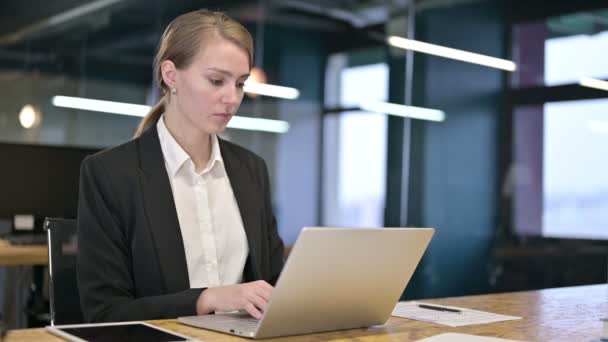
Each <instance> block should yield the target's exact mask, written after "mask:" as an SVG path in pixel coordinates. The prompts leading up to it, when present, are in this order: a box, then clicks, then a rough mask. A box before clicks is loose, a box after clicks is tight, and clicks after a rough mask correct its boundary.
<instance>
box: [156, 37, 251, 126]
mask: <svg viewBox="0 0 608 342" xmlns="http://www.w3.org/2000/svg"><path fill="white" fill-rule="evenodd" d="M167 62H168V61H166V62H165V63H167ZM169 63H170V62H169ZM170 66H172V63H171V65H170ZM163 67H164V68H165V66H164V65H163ZM166 69H171V68H166ZM173 69H174V70H173V72H168V73H167V76H168V77H167V78H170V79H165V72H164V71H165V70H164V69H163V78H164V79H165V82H166V83H167V84H169V86H170V87H173V88H175V90H176V94H175V95H171V100H170V104H169V106H170V107H172V108H173V109H174V110H176V111H177V113H176V114H178V116H179V121H181V125H180V126H181V127H182V128H184V129H186V127H188V128H187V129H190V128H195V129H197V130H199V131H201V132H204V133H207V134H214V133H220V132H223V131H224V129H225V128H226V125H227V124H228V122H229V121H230V119H231V118H232V116H233V115H234V114H235V113H236V111H237V109H238V108H239V105H240V104H241V101H242V100H243V85H244V82H245V80H246V79H247V77H248V76H249V58H248V55H247V53H246V52H245V51H244V50H243V49H242V48H240V47H238V46H237V45H235V44H234V43H232V42H230V41H227V40H225V39H223V38H221V37H217V36H216V37H214V38H212V39H211V40H208V41H206V42H205V43H204V44H203V46H202V48H201V49H200V50H199V52H198V53H197V55H196V56H195V57H194V59H193V61H192V63H191V64H190V65H189V66H188V67H187V68H185V69H175V68H174V66H173ZM169 71H171V70H169ZM168 82H172V83H168Z"/></svg>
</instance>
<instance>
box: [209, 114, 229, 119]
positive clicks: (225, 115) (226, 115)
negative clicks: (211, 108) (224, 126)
mask: <svg viewBox="0 0 608 342" xmlns="http://www.w3.org/2000/svg"><path fill="white" fill-rule="evenodd" d="M213 116H219V117H222V118H224V119H227V118H229V117H231V116H232V114H230V113H215V114H213Z"/></svg>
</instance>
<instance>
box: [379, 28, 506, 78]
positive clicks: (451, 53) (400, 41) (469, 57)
mask: <svg viewBox="0 0 608 342" xmlns="http://www.w3.org/2000/svg"><path fill="white" fill-rule="evenodd" d="M387 42H388V43H389V44H390V45H392V46H395V47H398V48H402V49H405V50H413V51H417V52H422V53H427V54H429V55H435V56H440V57H445V58H451V59H456V60H459V61H463V62H469V63H474V64H479V65H485V66H488V67H491V68H496V69H502V70H506V71H515V70H516V69H517V65H516V64H515V63H513V62H512V61H509V60H506V59H500V58H496V57H490V56H486V55H481V54H478V53H473V52H468V51H464V50H458V49H452V48H449V47H445V46H440V45H435V44H429V43H424V42H420V41H417V40H412V39H406V38H402V37H397V36H390V37H388V38H387Z"/></svg>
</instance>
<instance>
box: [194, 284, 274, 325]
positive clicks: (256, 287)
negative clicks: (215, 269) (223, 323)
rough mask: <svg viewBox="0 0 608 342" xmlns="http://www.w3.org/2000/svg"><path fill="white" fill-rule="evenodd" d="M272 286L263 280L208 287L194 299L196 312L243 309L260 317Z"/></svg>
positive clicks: (202, 313)
mask: <svg viewBox="0 0 608 342" xmlns="http://www.w3.org/2000/svg"><path fill="white" fill-rule="evenodd" d="M272 289H273V287H272V286H271V285H270V284H268V283H267V282H265V281H263V280H258V281H254V282H251V283H244V284H236V285H226V286H219V287H210V288H208V289H206V290H204V291H203V292H202V293H201V295H200V296H199V297H198V300H197V301H196V313H197V314H199V315H207V314H210V313H213V312H215V311H236V310H245V311H247V313H249V314H250V315H251V316H253V317H255V318H257V319H261V318H262V315H263V312H264V310H265V309H266V305H267V304H268V301H269V300H270V295H271V294H272Z"/></svg>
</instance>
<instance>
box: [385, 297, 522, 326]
mask: <svg viewBox="0 0 608 342" xmlns="http://www.w3.org/2000/svg"><path fill="white" fill-rule="evenodd" d="M419 304H426V305H432V306H439V307H443V308H449V309H456V310H460V312H449V311H438V310H430V309H424V308H421V307H419V306H418V305H419ZM392 315H393V316H397V317H403V318H409V319H415V320H417V321H424V322H430V323H436V324H442V325H447V326H450V327H460V326H463V325H473V324H485V323H494V322H501V321H510V320H514V319H521V317H515V316H505V315H499V314H495V313H491V312H485V311H477V310H471V309H466V308H459V307H456V306H447V305H437V304H428V303H422V302H399V303H397V305H396V306H395V308H394V309H393V313H392Z"/></svg>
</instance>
